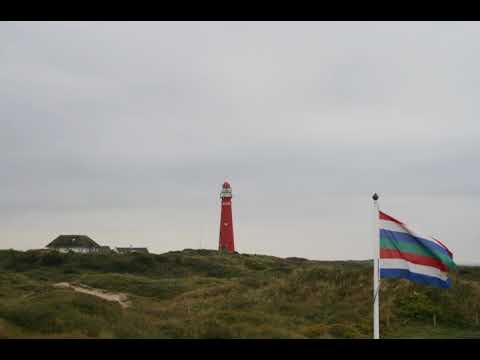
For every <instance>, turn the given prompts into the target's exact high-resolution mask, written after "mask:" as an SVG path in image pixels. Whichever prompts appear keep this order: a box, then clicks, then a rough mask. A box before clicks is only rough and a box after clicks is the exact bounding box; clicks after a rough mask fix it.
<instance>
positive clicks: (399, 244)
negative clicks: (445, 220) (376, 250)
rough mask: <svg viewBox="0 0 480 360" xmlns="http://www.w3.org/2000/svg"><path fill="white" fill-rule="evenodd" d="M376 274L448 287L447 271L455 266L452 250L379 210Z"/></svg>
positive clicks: (449, 285) (381, 276)
mask: <svg viewBox="0 0 480 360" xmlns="http://www.w3.org/2000/svg"><path fill="white" fill-rule="evenodd" d="M379 218H380V261H379V265H380V278H403V279H408V280H411V281H413V282H416V283H419V284H425V285H432V286H435V287H440V288H449V287H451V280H450V279H449V277H448V271H449V270H452V269H454V268H455V267H456V265H455V263H454V262H453V254H452V253H451V251H450V250H448V249H447V247H446V246H445V245H444V244H442V242H440V241H439V240H437V239H435V238H433V237H431V236H423V235H419V234H417V233H414V232H413V231H412V230H410V229H408V228H407V226H406V225H405V224H404V223H402V222H400V221H398V220H397V219H394V218H393V217H391V216H389V215H387V214H385V213H383V212H381V211H379Z"/></svg>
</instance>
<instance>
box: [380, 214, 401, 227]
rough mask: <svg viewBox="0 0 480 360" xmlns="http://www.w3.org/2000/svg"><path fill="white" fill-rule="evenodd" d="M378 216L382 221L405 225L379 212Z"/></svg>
mask: <svg viewBox="0 0 480 360" xmlns="http://www.w3.org/2000/svg"><path fill="white" fill-rule="evenodd" d="M378 214H379V217H380V220H387V221H393V222H394V223H397V224H399V225H403V223H402V222H401V221H399V220H397V219H395V218H393V217H391V216H390V215H387V214H385V213H384V212H381V211H379V212H378Z"/></svg>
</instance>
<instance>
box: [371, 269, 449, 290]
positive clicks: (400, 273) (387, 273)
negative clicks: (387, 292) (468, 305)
mask: <svg viewBox="0 0 480 360" xmlns="http://www.w3.org/2000/svg"><path fill="white" fill-rule="evenodd" d="M380 277H381V278H400V279H407V280H410V281H413V282H416V283H417V284H423V285H431V286H435V287H438V288H444V289H447V288H451V287H452V282H451V280H450V278H447V281H443V280H441V279H439V278H437V277H434V276H428V275H423V274H418V273H414V272H411V271H409V270H406V269H380Z"/></svg>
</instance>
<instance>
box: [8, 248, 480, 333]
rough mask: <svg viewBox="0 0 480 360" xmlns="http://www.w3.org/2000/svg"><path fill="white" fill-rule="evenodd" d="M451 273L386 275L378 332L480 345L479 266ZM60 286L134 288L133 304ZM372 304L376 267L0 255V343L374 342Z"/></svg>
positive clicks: (205, 255) (223, 258)
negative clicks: (427, 279) (447, 284)
mask: <svg viewBox="0 0 480 360" xmlns="http://www.w3.org/2000/svg"><path fill="white" fill-rule="evenodd" d="M452 278H453V282H454V286H453V288H452V289H448V290H440V289H435V288H429V287H425V286H418V285H415V284H412V283H409V282H407V281H403V280H384V281H383V282H382V289H381V294H380V296H381V303H380V304H381V309H380V312H381V336H382V337H384V338H398V337H402V338H458V337H477V338H480V324H479V316H480V314H479V313H480V267H460V268H459V271H458V272H457V273H454V274H452ZM57 282H70V283H72V284H85V285H89V286H92V287H95V288H101V289H105V290H109V291H114V292H122V293H127V294H128V295H129V300H130V301H131V306H130V307H128V308H126V309H123V308H122V307H121V306H120V305H119V304H117V303H113V302H108V301H105V300H102V299H99V298H96V297H94V296H91V295H87V294H82V293H77V292H74V291H72V290H71V289H62V288H55V287H53V286H52V285H53V284H54V283H57ZM372 300H373V299H372V267H371V261H365V262H361V261H352V262H348V261H336V262H326V261H309V260H304V259H296V258H287V259H281V258H276V257H271V256H263V255H248V254H231V255H229V254H222V253H219V252H217V251H210V250H188V249H187V250H184V251H176V252H169V253H165V254H161V255H145V254H131V255H117V254H112V255H106V254H103V255H80V254H58V253H43V252H39V251H27V252H18V251H12V250H8V251H0V338H31V337H33V338H370V337H371V334H372V330H371V328H372V320H371V319H372ZM434 319H435V327H434Z"/></svg>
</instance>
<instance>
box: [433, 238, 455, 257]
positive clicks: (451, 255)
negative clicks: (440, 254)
mask: <svg viewBox="0 0 480 360" xmlns="http://www.w3.org/2000/svg"><path fill="white" fill-rule="evenodd" d="M432 238H433V239H434V240H435V241H437V242H438V243H439V244H440V245H442V246H443V247H444V248H445V250H446V251H447V252H448V253H449V254H450V257H451V258H453V254H452V252H451V251H450V250H448V248H447V247H446V246H445V244H444V243H442V242H441V241H440V240H438V239H436V238H434V237H432Z"/></svg>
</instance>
